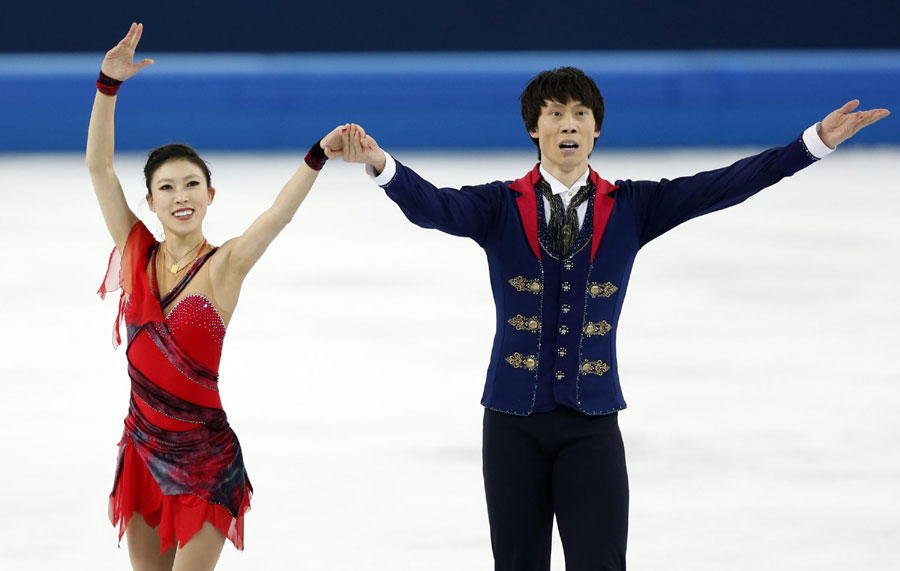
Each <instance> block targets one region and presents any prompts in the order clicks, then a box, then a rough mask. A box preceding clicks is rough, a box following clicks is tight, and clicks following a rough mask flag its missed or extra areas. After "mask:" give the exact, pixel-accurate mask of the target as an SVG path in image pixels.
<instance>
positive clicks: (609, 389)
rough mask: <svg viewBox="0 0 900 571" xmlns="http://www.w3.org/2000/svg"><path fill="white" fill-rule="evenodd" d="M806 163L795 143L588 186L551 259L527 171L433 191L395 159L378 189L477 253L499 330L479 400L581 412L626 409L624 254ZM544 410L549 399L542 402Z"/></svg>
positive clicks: (497, 406)
mask: <svg viewBox="0 0 900 571" xmlns="http://www.w3.org/2000/svg"><path fill="white" fill-rule="evenodd" d="M815 160H816V159H815V157H813V156H812V155H810V154H809V152H808V151H807V149H806V146H805V145H804V143H803V140H802V138H798V139H797V140H795V141H794V142H792V143H790V144H789V145H786V146H784V147H777V148H774V149H769V150H767V151H764V152H762V153H760V154H758V155H755V156H752V157H748V158H745V159H742V160H740V161H738V162H736V163H734V164H733V165H731V166H729V167H726V168H722V169H718V170H714V171H709V172H702V173H699V174H696V175H694V176H689V177H682V178H676V179H673V180H666V179H663V180H661V181H659V182H654V181H631V180H624V181H617V182H616V184H615V185H613V184H610V183H609V182H607V181H605V180H603V179H602V178H600V177H599V176H598V175H597V173H596V172H594V171H593V170H591V171H590V180H591V182H592V183H593V184H594V186H595V187H596V192H595V194H594V196H593V197H592V201H591V202H592V207H591V208H589V211H588V215H587V216H586V217H585V225H584V226H585V228H583V229H582V233H581V234H580V235H579V240H577V241H576V244H575V246H574V247H573V249H572V253H571V254H569V255H568V256H566V257H565V258H563V259H557V258H556V257H554V256H553V255H552V254H551V252H550V250H549V249H548V248H547V247H545V245H544V244H545V243H546V240H545V239H544V237H545V235H546V224H544V222H543V220H540V219H539V213H540V212H542V211H543V205H542V203H540V204H539V201H540V200H541V197H540V195H539V194H536V193H535V184H536V183H537V181H538V180H539V178H540V174H539V172H538V168H537V167H535V168H534V170H532V171H531V172H530V173H528V174H527V175H525V176H524V177H523V178H521V179H519V180H516V181H513V182H499V181H497V182H492V183H489V184H484V185H479V186H466V187H463V188H461V189H459V190H457V189H451V188H437V187H435V186H434V185H433V184H431V183H429V182H428V181H426V180H424V179H423V178H421V177H420V176H419V175H417V174H416V173H415V172H414V171H413V170H411V169H409V168H407V167H405V166H403V165H401V164H400V163H399V161H398V162H397V172H396V174H395V175H394V177H393V178H392V179H391V180H390V181H389V182H388V183H387V184H385V185H383V188H384V189H385V191H386V192H387V195H388V196H389V197H390V198H391V199H392V200H393V201H394V202H396V203H397V204H398V205H399V206H400V209H401V210H402V211H403V213H404V214H405V215H406V217H407V218H408V219H409V220H410V221H412V222H413V223H414V224H417V225H418V226H421V227H423V228H436V229H438V230H441V231H443V232H447V233H448V234H453V235H455V236H467V237H469V238H472V239H473V240H475V241H476V242H477V243H478V244H479V245H480V246H481V247H482V248H484V250H485V252H486V254H487V258H488V266H489V268H490V276H491V288H492V290H493V294H494V303H495V304H496V319H497V331H496V335H495V336H494V346H493V350H492V352H491V361H490V366H489V367H488V371H487V380H486V383H485V387H484V396H483V398H482V404H483V405H484V406H486V407H489V408H491V409H493V410H497V411H500V412H506V413H510V414H517V415H528V414H531V413H532V412H534V411H536V410H537V411H540V410H547V409H548V406H547V403H548V399H552V401H554V402H555V403H558V404H562V405H564V406H568V407H570V408H573V409H575V410H578V411H581V412H582V413H584V414H588V415H598V414H610V413H612V412H615V411H618V410H621V409H624V408H625V406H626V405H625V400H624V398H623V396H622V389H621V387H620V385H619V375H618V367H617V363H616V326H617V324H618V320H619V314H620V313H621V311H622V302H623V301H624V299H625V291H626V290H627V287H628V278H629V275H630V274H631V267H632V265H633V263H634V257H635V255H636V254H637V252H638V250H640V248H641V247H642V246H643V245H644V244H646V243H648V242H649V241H650V240H653V239H654V238H656V237H657V236H660V235H661V234H663V233H664V232H666V231H668V230H670V229H672V228H674V227H675V226H677V225H679V224H681V223H682V222H684V221H686V220H689V219H691V218H694V217H696V216H700V215H702V214H706V213H707V212H713V211H716V210H721V209H723V208H727V207H729V206H732V205H734V204H738V203H740V202H742V201H744V200H746V199H747V198H748V197H750V196H751V195H753V194H755V193H757V192H759V191H760V190H762V189H763V188H766V187H767V186H770V185H772V184H775V183H776V182H778V181H779V180H781V179H782V178H784V177H786V176H791V175H792V174H794V173H795V172H797V171H799V170H800V169H802V168H804V167H806V166H808V165H810V164H811V163H812V162H814V161H815ZM553 406H554V404H553V402H551V403H550V406H549V408H552V407H553Z"/></svg>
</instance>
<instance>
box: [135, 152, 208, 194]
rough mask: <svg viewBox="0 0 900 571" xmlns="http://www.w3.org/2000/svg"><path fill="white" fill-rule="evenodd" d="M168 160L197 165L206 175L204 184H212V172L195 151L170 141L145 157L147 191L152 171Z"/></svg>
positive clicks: (149, 190) (149, 191)
mask: <svg viewBox="0 0 900 571" xmlns="http://www.w3.org/2000/svg"><path fill="white" fill-rule="evenodd" d="M168 161H188V162H190V163H193V164H195V165H197V166H198V167H199V168H200V170H201V171H203V174H204V175H206V186H211V185H212V173H211V172H210V170H209V165H208V164H206V161H204V160H203V159H201V158H200V155H198V154H197V151H195V150H194V149H193V148H192V147H189V146H188V145H182V144H180V143H172V144H169V145H163V146H161V147H158V148H156V149H153V150H152V151H150V155H149V156H148V157H147V164H145V165H144V179H145V181H146V183H147V192H148V193H152V190H151V188H150V180H151V179H152V178H153V173H155V172H156V171H157V170H158V169H159V167H161V166H162V165H163V164H164V163H166V162H168Z"/></svg>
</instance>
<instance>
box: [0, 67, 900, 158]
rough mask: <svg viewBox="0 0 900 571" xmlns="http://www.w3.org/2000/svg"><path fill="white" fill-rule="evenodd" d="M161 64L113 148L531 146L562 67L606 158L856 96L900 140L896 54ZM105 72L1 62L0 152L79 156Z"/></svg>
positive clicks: (738, 139)
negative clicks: (588, 108)
mask: <svg viewBox="0 0 900 571" xmlns="http://www.w3.org/2000/svg"><path fill="white" fill-rule="evenodd" d="M152 55H153V57H154V59H155V60H156V64H155V65H153V66H150V67H149V68H146V69H144V70H143V71H142V72H141V73H140V74H138V75H137V76H136V77H135V78H133V79H131V80H129V81H128V82H127V83H126V84H125V85H124V86H123V88H122V91H121V94H120V97H119V101H118V109H117V117H116V123H117V129H116V147H117V149H119V150H146V149H150V148H152V147H155V146H158V145H160V144H164V143H167V142H172V141H183V142H188V143H190V144H192V145H194V146H196V147H197V148H198V149H200V150H201V151H209V150H235V151H262V150H301V151H302V150H305V149H306V148H308V147H309V145H310V144H312V142H314V141H315V139H316V138H318V137H320V136H322V135H324V134H325V133H326V132H327V131H329V130H330V129H332V128H333V127H334V126H335V125H337V124H340V123H344V122H356V123H359V124H361V125H363V126H364V127H365V128H366V129H367V130H368V131H369V132H370V133H371V134H372V135H373V136H374V137H376V139H378V141H379V143H380V144H381V145H382V146H384V147H386V148H392V149H398V148H417V149H419V148H420V149H532V148H533V147H532V144H531V142H530V140H529V138H528V136H527V134H526V132H525V129H524V126H523V124H522V119H521V116H520V112H519V103H518V100H517V99H518V96H519V94H520V93H521V91H522V89H523V88H524V86H525V84H526V83H527V82H528V80H529V79H530V78H531V77H533V76H534V75H535V74H536V73H537V72H538V71H541V70H543V69H549V68H552V67H557V66H561V65H574V66H577V67H580V68H582V69H584V70H585V71H586V72H587V73H588V74H589V75H590V76H591V77H593V78H594V79H595V80H596V82H597V84H598V86H599V87H600V90H601V92H602V93H603V95H604V98H605V100H606V119H605V121H604V124H603V131H602V133H601V136H600V140H599V142H598V146H600V147H612V148H638V147H669V146H679V147H684V146H726V145H729V146H743V145H753V146H768V145H773V144H781V143H784V142H786V141H787V140H789V139H790V138H792V137H794V136H796V135H798V134H799V133H800V132H801V131H802V130H803V129H804V128H806V127H807V126H809V125H810V124H811V123H813V122H815V121H817V120H820V119H821V118H822V117H824V116H825V115H826V114H827V113H828V112H829V111H831V110H833V109H835V108H836V107H838V106H839V105H841V104H842V103H844V102H845V101H847V100H849V99H852V98H859V99H860V100H862V106H863V107H864V108H869V107H887V108H890V109H892V110H893V111H894V112H895V116H893V117H890V118H888V119H887V120H885V121H882V122H881V123H880V124H879V125H877V126H875V127H873V128H871V129H867V130H866V131H864V132H863V133H861V134H860V135H859V136H858V137H857V139H855V140H854V141H853V143H854V144H898V143H900V116H898V115H896V113H900V51H874V52H873V51H865V52H739V53H738V52H696V53H680V52H679V53H633V52H632V53H618V54H616V53H609V52H604V53H590V52H577V53H557V52H553V53H515V54H513V53H478V54H474V53H455V54H447V53H413V54H367V55H361V54H356V55H353V54H328V55H322V54H318V55H302V54H291V55H286V54H285V55H256V54H229V55H186V54H165V53H163V54H152ZM101 59H102V55H101V54H96V55H49V56H48V55H5V56H0V117H2V121H0V151H3V152H18V151H78V150H82V149H83V148H84V143H85V137H86V135H87V125H88V119H89V115H90V109H91V104H92V101H93V97H94V93H95V90H94V87H93V82H94V80H95V79H96V76H97V71H98V68H99V64H100V61H101Z"/></svg>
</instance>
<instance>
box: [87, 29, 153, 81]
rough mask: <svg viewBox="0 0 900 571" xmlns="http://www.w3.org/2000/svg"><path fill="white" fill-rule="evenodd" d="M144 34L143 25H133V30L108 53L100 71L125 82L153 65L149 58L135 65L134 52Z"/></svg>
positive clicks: (129, 30)
mask: <svg viewBox="0 0 900 571" xmlns="http://www.w3.org/2000/svg"><path fill="white" fill-rule="evenodd" d="M143 33H144V25H143V24H138V23H132V24H131V28H129V29H128V33H127V34H125V37H124V38H122V41H121V42H119V43H118V45H116V47H114V48H113V49H111V50H109V51H108V52H106V57H105V58H103V63H102V64H101V65H100V71H102V72H103V73H104V74H106V76H108V77H111V78H113V79H118V80H119V81H125V80H126V79H128V78H129V77H131V76H132V75H134V74H136V73H137V72H139V71H140V70H142V69H143V68H145V67H147V66H148V65H150V64H152V63H153V60H152V59H149V58H144V59H142V60H141V61H139V62H137V63H134V51H135V50H136V49H137V46H138V42H140V41H141V34H143Z"/></svg>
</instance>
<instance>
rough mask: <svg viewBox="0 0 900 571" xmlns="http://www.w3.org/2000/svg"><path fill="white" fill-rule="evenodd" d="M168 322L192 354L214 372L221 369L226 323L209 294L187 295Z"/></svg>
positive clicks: (175, 306) (173, 310)
mask: <svg viewBox="0 0 900 571" xmlns="http://www.w3.org/2000/svg"><path fill="white" fill-rule="evenodd" d="M166 325H168V327H169V331H171V332H172V336H173V337H174V338H175V341H177V342H178V345H180V346H181V347H182V348H183V349H184V350H185V352H187V354H188V355H190V356H191V357H192V358H194V359H196V360H197V361H200V363H202V364H203V366H205V367H206V368H208V369H209V370H211V371H218V370H219V360H220V359H221V357H222V342H223V341H224V339H225V323H224V321H223V320H222V316H221V315H219V312H218V311H217V310H216V308H215V306H214V305H213V303H212V301H210V299H209V298H208V297H206V296H205V295H203V294H202V293H191V294H188V295H186V296H184V297H183V298H181V299H180V300H179V301H178V302H177V303H176V304H175V305H174V306H173V307H172V309H171V310H170V311H169V313H168V315H166Z"/></svg>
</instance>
